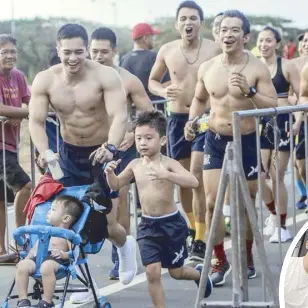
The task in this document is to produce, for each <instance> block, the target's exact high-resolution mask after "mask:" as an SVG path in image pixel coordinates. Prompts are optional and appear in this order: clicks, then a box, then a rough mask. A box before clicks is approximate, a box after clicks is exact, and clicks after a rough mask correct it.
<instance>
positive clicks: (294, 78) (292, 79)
mask: <svg viewBox="0 0 308 308" xmlns="http://www.w3.org/2000/svg"><path fill="white" fill-rule="evenodd" d="M287 73H288V76H287V80H288V81H289V83H290V85H291V89H292V91H293V94H295V96H296V98H297V101H298V98H299V86H300V74H299V71H298V69H297V67H296V65H295V64H294V63H293V62H292V61H288V62H287ZM294 116H295V119H296V121H295V123H294V124H296V125H297V129H296V131H299V128H300V125H301V122H302V120H303V117H302V113H301V112H295V113H294Z"/></svg>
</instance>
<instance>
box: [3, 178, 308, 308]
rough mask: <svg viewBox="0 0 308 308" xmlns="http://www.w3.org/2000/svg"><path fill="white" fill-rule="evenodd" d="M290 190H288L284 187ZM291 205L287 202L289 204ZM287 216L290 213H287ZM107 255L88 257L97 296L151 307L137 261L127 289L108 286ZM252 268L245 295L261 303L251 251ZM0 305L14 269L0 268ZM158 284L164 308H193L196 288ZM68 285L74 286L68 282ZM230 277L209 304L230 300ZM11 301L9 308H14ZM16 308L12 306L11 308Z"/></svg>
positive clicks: (270, 247) (275, 266) (273, 253)
mask: <svg viewBox="0 0 308 308" xmlns="http://www.w3.org/2000/svg"><path fill="white" fill-rule="evenodd" d="M286 182H287V183H286V184H290V179H289V177H288V178H287V180H286ZM287 187H290V186H287ZM289 204H291V202H290V203H289ZM290 213H291V210H290ZM307 218H308V216H307V215H306V214H305V213H304V212H303V211H297V216H296V219H297V230H299V228H300V227H301V226H302V225H303V224H304V222H306V221H307ZM11 223H12V214H10V224H11ZM287 223H288V226H289V227H290V228H291V230H292V224H293V219H292V218H288V220H287ZM289 245H290V243H286V244H283V246H282V250H283V255H285V253H286V251H287V249H288V247H289ZM225 247H226V249H227V256H228V258H229V259H230V260H231V243H230V239H229V238H226V241H225ZM265 249H266V252H267V257H268V260H269V266H270V269H271V270H272V272H273V274H274V277H275V282H276V287H277V288H278V283H279V273H280V266H279V256H278V245H277V244H269V242H268V239H266V240H265ZM110 254H111V244H110V243H109V242H108V241H106V242H105V244H104V247H103V249H102V250H101V252H100V253H99V254H97V255H93V256H90V258H89V259H90V265H91V266H90V267H91V272H92V275H93V277H94V278H95V280H96V282H97V284H98V286H99V288H100V293H101V294H103V295H105V296H106V297H107V299H108V301H110V302H111V304H112V307H113V308H123V307H125V308H135V307H137V306H138V307H140V308H150V307H152V305H151V302H150V299H149V296H148V293H147V286H146V279H145V274H144V271H143V268H142V266H141V263H140V258H138V263H139V270H138V275H137V277H136V278H135V280H134V281H133V283H131V284H130V285H129V286H123V285H121V284H120V283H119V282H112V281H109V280H108V273H109V270H110V268H111V267H112V263H111V260H110ZM254 256H255V257H254V258H255V266H256V269H257V272H258V276H257V278H256V279H253V280H250V281H249V290H250V292H249V295H250V300H253V301H260V300H261V299H262V288H261V287H260V286H261V285H262V278H261V273H260V268H261V267H260V263H259V259H258V257H257V255H256V252H255V250H254ZM0 271H1V273H0V277H1V279H0V301H2V300H3V299H4V297H5V294H6V292H7V290H8V288H9V284H10V283H11V281H12V279H13V276H14V273H15V268H14V267H0ZM162 281H163V285H164V289H165V297H166V307H168V308H176V307H183V308H184V307H185V308H187V307H193V305H194V300H195V297H196V285H195V284H194V282H186V281H175V280H172V279H171V278H170V277H169V275H168V274H166V272H164V273H163V275H162ZM72 283H76V282H75V281H72ZM231 287H232V282H231V275H230V276H229V277H228V279H227V281H226V284H225V285H224V286H223V287H220V288H215V289H214V292H213V294H212V296H211V297H210V299H209V300H210V301H212V300H213V301H230V300H231ZM14 306H15V305H14V301H12V305H10V307H14ZM15 307H16V306H15ZM65 307H67V308H70V307H83V308H86V307H93V303H89V304H85V305H71V304H70V303H69V302H67V303H66V305H65Z"/></svg>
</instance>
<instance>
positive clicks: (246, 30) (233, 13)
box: [223, 10, 250, 35]
mask: <svg viewBox="0 0 308 308" xmlns="http://www.w3.org/2000/svg"><path fill="white" fill-rule="evenodd" d="M226 17H232V18H235V17H236V18H238V19H240V20H241V21H242V29H243V31H244V35H246V34H249V33H250V22H249V20H248V19H247V17H246V16H245V15H244V14H243V13H242V12H240V11H238V10H227V11H224V14H223V19H225V18H226Z"/></svg>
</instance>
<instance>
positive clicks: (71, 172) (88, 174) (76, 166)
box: [59, 142, 119, 198]
mask: <svg viewBox="0 0 308 308" xmlns="http://www.w3.org/2000/svg"><path fill="white" fill-rule="evenodd" d="M99 147H100V145H97V146H91V147H80V146H75V145H72V144H69V143H66V142H63V143H62V145H61V147H60V151H59V154H60V158H59V163H60V167H61V169H62V171H63V173H64V177H63V178H62V179H60V180H59V182H60V183H62V184H63V185H64V186H65V187H71V186H82V185H91V184H93V182H94V176H93V172H92V170H93V166H92V164H91V162H90V159H89V156H90V154H91V153H92V152H94V151H95V150H96V149H98V148H99ZM101 168H102V169H103V168H104V164H102V165H101ZM102 172H103V171H102ZM118 196H119V193H118V192H114V191H113V192H111V198H117V197H118Z"/></svg>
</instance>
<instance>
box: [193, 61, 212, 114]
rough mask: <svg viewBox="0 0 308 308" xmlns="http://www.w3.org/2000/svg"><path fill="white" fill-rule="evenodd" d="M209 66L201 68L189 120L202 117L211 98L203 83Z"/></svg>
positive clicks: (204, 64) (206, 63)
mask: <svg viewBox="0 0 308 308" xmlns="http://www.w3.org/2000/svg"><path fill="white" fill-rule="evenodd" d="M208 66H209V63H208V62H205V63H203V64H201V66H200V68H199V71H198V80H197V84H196V89H195V95H194V98H193V100H192V103H191V106H190V108H189V119H194V118H195V117H197V116H201V115H202V114H203V113H204V111H205V109H206V105H207V102H208V100H209V98H210V95H209V93H208V92H207V90H206V88H205V85H204V81H203V78H204V75H205V73H206V70H207V68H208Z"/></svg>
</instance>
